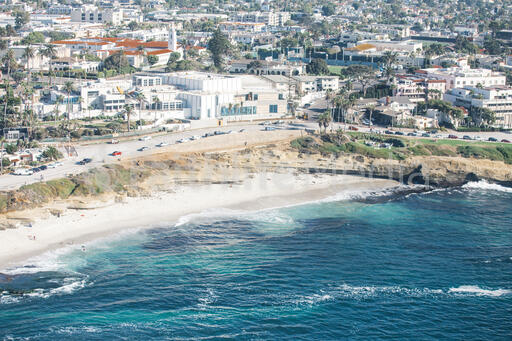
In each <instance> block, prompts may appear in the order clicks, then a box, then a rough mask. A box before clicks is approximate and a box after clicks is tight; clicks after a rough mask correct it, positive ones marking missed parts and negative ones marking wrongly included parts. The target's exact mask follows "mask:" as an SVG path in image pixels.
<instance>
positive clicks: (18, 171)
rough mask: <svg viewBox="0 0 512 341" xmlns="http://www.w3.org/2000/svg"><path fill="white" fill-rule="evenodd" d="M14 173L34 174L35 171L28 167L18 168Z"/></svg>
mask: <svg viewBox="0 0 512 341" xmlns="http://www.w3.org/2000/svg"><path fill="white" fill-rule="evenodd" d="M12 174H14V175H32V174H34V171H33V170H32V169H28V168H17V169H15V170H14V172H13V173H12Z"/></svg>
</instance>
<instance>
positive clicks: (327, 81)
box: [292, 76, 339, 94]
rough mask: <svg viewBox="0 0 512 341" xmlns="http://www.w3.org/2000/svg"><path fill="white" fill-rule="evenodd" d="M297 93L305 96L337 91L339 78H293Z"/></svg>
mask: <svg viewBox="0 0 512 341" xmlns="http://www.w3.org/2000/svg"><path fill="white" fill-rule="evenodd" d="M292 78H293V80H294V81H295V83H296V86H297V90H298V91H299V93H302V94H307V93H310V92H319V91H329V90H330V91H334V92H336V91H338V89H339V78H338V77H337V76H294V77H292Z"/></svg>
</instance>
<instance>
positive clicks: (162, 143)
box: [156, 141, 169, 147]
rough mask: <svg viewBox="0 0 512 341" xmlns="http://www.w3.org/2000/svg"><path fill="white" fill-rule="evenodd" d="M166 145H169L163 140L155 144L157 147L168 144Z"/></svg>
mask: <svg viewBox="0 0 512 341" xmlns="http://www.w3.org/2000/svg"><path fill="white" fill-rule="evenodd" d="M168 145H169V143H167V142H165V141H162V142H160V143H159V144H157V145H156V146H157V147H165V146H168Z"/></svg>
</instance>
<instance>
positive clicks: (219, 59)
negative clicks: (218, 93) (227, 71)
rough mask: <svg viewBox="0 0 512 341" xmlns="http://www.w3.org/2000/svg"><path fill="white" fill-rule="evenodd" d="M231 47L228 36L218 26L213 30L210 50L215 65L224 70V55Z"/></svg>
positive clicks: (209, 44)
mask: <svg viewBox="0 0 512 341" xmlns="http://www.w3.org/2000/svg"><path fill="white" fill-rule="evenodd" d="M230 47H231V44H230V43H229V40H228V38H227V37H226V35H225V34H224V33H222V32H221V30H220V29H219V28H218V29H217V30H216V31H215V32H213V36H212V38H211V39H210V40H209V41H208V51H210V53H211V54H212V59H213V65H215V67H216V68H217V69H219V70H222V67H223V64H224V56H225V55H226V53H227V51H228V50H229V48H230Z"/></svg>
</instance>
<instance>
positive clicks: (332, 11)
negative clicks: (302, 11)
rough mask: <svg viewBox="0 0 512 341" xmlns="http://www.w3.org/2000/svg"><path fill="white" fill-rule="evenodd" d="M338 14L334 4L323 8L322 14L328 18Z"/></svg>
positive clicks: (328, 4)
mask: <svg viewBox="0 0 512 341" xmlns="http://www.w3.org/2000/svg"><path fill="white" fill-rule="evenodd" d="M335 13H336V7H334V4H333V3H327V4H325V5H323V6H322V14H323V15H324V16H326V17H329V16H331V15H334V14H335Z"/></svg>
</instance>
